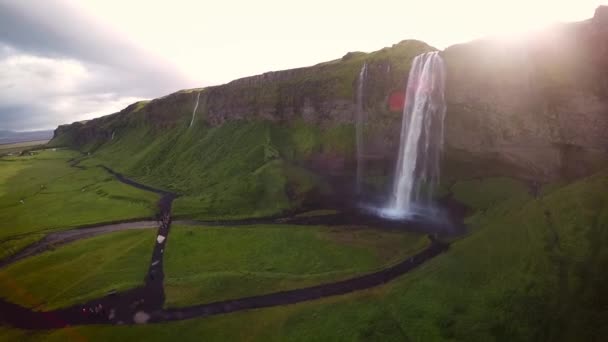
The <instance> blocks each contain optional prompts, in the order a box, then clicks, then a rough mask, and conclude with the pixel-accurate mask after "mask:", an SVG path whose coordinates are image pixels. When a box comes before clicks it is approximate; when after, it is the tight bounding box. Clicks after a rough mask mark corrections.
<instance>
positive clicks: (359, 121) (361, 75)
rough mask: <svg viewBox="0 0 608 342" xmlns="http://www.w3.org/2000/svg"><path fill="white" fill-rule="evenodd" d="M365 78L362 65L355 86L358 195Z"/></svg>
mask: <svg viewBox="0 0 608 342" xmlns="http://www.w3.org/2000/svg"><path fill="white" fill-rule="evenodd" d="M366 77H367V63H364V64H363V66H362V67H361V71H360V72H359V80H358V85H357V117H356V119H355V120H356V122H355V135H356V140H357V141H356V144H357V193H358V194H360V193H361V190H362V187H363V184H362V183H363V172H364V170H363V164H364V161H363V153H364V149H363V125H364V121H365V118H364V112H363V90H364V87H365V79H366Z"/></svg>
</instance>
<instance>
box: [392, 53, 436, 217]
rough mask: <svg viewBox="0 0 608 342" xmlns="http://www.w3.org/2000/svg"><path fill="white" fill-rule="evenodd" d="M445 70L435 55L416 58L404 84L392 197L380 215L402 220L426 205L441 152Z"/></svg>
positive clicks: (429, 197)
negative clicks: (404, 92) (405, 88)
mask: <svg viewBox="0 0 608 342" xmlns="http://www.w3.org/2000/svg"><path fill="white" fill-rule="evenodd" d="M444 86H445V68H444V65H443V60H442V59H441V57H440V56H439V53H438V52H427V53H425V54H422V55H419V56H416V58H415V59H414V61H413V63H412V68H411V70H410V75H409V79H408V84H407V90H406V96H405V102H404V105H403V119H402V123H401V142H400V144H399V155H398V160H397V165H396V168H395V180H394V184H393V190H392V196H391V199H390V201H389V203H388V206H387V207H386V208H384V210H383V212H384V214H385V215H387V216H393V217H404V216H409V215H411V214H413V213H414V211H415V209H416V208H418V207H422V206H425V205H427V204H429V202H430V199H431V196H432V192H433V190H434V187H435V186H436V185H437V183H438V182H439V162H440V160H439V159H440V155H441V150H442V148H443V121H444V118H445V111H446V104H445V96H444Z"/></svg>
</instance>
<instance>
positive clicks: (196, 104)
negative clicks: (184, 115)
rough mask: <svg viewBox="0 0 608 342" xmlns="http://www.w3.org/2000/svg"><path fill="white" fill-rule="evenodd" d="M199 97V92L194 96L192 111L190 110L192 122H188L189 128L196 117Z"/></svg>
mask: <svg viewBox="0 0 608 342" xmlns="http://www.w3.org/2000/svg"><path fill="white" fill-rule="evenodd" d="M200 97H201V92H200V91H199V92H198V93H197V94H196V103H195V104H194V110H192V120H190V126H188V127H192V124H193V123H194V118H195V117H196V109H197V108H198V99H199V98H200Z"/></svg>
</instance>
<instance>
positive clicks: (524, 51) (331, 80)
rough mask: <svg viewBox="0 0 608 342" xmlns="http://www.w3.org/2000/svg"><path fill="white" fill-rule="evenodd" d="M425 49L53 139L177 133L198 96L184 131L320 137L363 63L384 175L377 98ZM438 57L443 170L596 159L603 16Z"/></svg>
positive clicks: (339, 164)
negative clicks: (261, 130)
mask: <svg viewBox="0 0 608 342" xmlns="http://www.w3.org/2000/svg"><path fill="white" fill-rule="evenodd" d="M430 50H433V48H432V47H430V46H428V45H426V44H425V43H423V42H419V41H404V42H402V43H399V44H396V45H394V46H393V47H391V48H386V49H383V50H380V51H377V52H374V53H370V54H366V53H349V54H347V55H345V56H344V57H343V58H342V59H340V60H335V61H331V62H327V63H322V64H319V65H315V66H312V67H307V68H300V69H293V70H286V71H279V72H269V73H265V74H262V75H258V76H252V77H246V78H243V79H239V80H235V81H233V82H230V83H228V84H225V85H221V86H215V87H208V88H205V89H195V90H189V91H181V92H177V93H175V94H171V95H168V96H165V97H163V98H159V99H155V100H152V101H150V102H149V103H146V104H143V103H139V104H134V105H132V106H130V107H128V108H126V109H125V110H123V111H121V112H120V113H117V114H115V115H112V116H108V117H104V118H100V119H96V120H91V121H89V122H86V123H75V124H72V125H71V126H60V127H59V128H58V129H57V131H56V132H55V136H56V138H55V139H54V142H55V143H56V144H60V143H63V144H68V145H72V146H76V147H82V146H89V147H90V146H94V147H95V148H97V147H101V146H103V144H104V143H105V142H107V141H108V139H109V137H110V136H111V134H112V132H114V131H125V130H128V129H129V127H132V126H137V125H151V126H153V127H155V129H157V130H158V131H166V130H168V129H173V128H178V129H183V128H185V127H187V126H188V123H189V121H190V118H191V115H192V109H193V107H194V102H195V99H196V96H197V95H198V93H200V103H199V107H198V112H197V116H196V120H195V124H194V127H198V128H196V129H199V128H201V127H216V126H220V125H222V124H224V123H226V122H229V121H235V120H246V121H253V120H266V121H271V122H274V123H276V124H278V125H286V126H291V125H294V123H302V122H303V123H305V124H308V125H314V126H315V127H318V128H319V129H321V130H324V129H331V128H332V127H335V126H337V125H350V124H352V123H353V121H354V117H355V112H356V89H357V81H358V80H357V77H358V74H359V70H360V69H361V67H362V65H363V63H367V65H368V77H367V80H366V83H365V86H364V109H365V113H366V116H367V118H368V125H367V128H366V132H365V140H366V148H367V150H366V158H368V160H369V161H368V163H370V164H374V165H376V166H378V165H379V169H380V170H381V171H380V173H390V172H391V171H392V164H393V163H394V159H395V157H396V156H395V154H396V151H397V148H398V143H399V131H400V125H401V112H400V111H398V110H395V108H393V110H392V111H391V107H394V106H393V105H390V106H389V101H390V99H391V98H393V99H394V98H398V96H396V97H395V96H394V95H395V94H396V93H399V92H402V91H404V89H405V86H406V82H407V74H408V71H409V68H410V65H411V61H412V59H413V57H415V56H416V55H418V54H421V53H424V52H427V51H430ZM442 56H443V58H444V60H445V63H446V66H447V72H448V83H447V89H446V93H447V101H448V112H447V115H446V120H447V122H446V125H445V128H446V132H445V133H446V153H445V160H446V161H445V163H444V169H445V170H444V172H445V173H447V174H448V175H450V174H451V175H452V176H454V177H471V176H481V175H509V176H517V177H521V178H534V179H542V180H550V179H555V178H559V177H563V176H566V177H574V176H580V175H583V174H585V173H587V172H589V171H591V170H592V169H593V168H594V167H596V166H597V165H598V164H599V163H600V162H602V161H603V160H605V159H606V156H607V154H608V153H607V151H608V133H607V132H608V9H607V8H606V7H600V8H598V10H597V11H596V14H595V16H594V17H593V18H592V19H590V20H587V21H584V22H580V23H572V24H562V25H558V26H555V27H550V28H548V29H546V30H544V31H542V32H537V33H535V34H533V35H531V36H529V37H528V38H526V39H522V40H512V41H505V40H502V41H501V40H492V39H487V40H479V41H474V42H471V43H468V44H461V45H456V46H452V47H449V48H448V49H446V50H445V51H443V52H442ZM62 137H63V138H62ZM349 139H350V138H349ZM352 140H353V141H352V143H353V144H354V137H353V138H352ZM349 143H350V142H349ZM346 150H348V149H346ZM353 159H354V154H348V155H336V154H335V153H333V154H331V153H327V152H326V151H325V150H324V149H323V148H321V149H319V150H315V151H313V153H312V154H311V155H309V156H307V160H305V161H310V162H311V163H313V164H314V163H316V162H318V161H319V160H321V161H324V162H323V163H321V164H320V165H321V168H323V165H331V172H334V173H336V172H337V173H348V172H350V171H352V170H350V168H351V166H352V165H353V163H352V161H353ZM328 168H329V166H328Z"/></svg>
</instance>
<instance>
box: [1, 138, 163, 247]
mask: <svg viewBox="0 0 608 342" xmlns="http://www.w3.org/2000/svg"><path fill="white" fill-rule="evenodd" d="M78 156H79V154H78V153H76V152H74V151H68V150H52V149H48V150H43V151H37V153H36V154H35V155H33V156H25V157H4V158H1V159H0V240H3V239H5V238H8V237H11V236H15V235H23V234H30V233H39V232H46V231H49V230H57V229H66V228H70V227H74V226H78V225H85V224H94V223H99V222H108V221H116V220H124V219H131V218H138V217H152V216H154V213H155V212H156V209H157V208H156V201H157V200H158V195H156V194H154V193H151V192H147V191H142V190H139V189H136V188H133V187H131V186H129V185H126V184H122V183H120V182H118V181H117V180H115V179H114V177H112V176H111V175H109V174H108V173H107V172H106V171H104V170H102V169H100V168H97V167H89V168H86V169H82V168H75V167H71V166H70V164H69V163H68V161H69V160H70V159H71V158H75V157H78Z"/></svg>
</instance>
